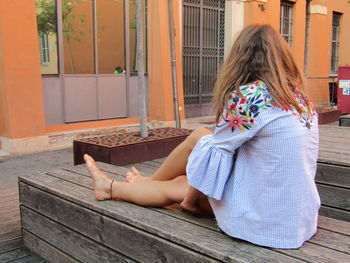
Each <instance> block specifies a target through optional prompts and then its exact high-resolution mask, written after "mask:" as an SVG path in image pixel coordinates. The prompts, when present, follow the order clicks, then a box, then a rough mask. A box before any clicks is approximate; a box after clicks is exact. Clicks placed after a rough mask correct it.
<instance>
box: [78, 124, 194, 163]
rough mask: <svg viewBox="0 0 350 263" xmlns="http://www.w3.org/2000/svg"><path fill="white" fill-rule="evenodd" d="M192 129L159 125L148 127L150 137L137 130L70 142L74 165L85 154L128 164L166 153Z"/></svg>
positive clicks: (101, 160) (105, 161)
mask: <svg viewBox="0 0 350 263" xmlns="http://www.w3.org/2000/svg"><path fill="white" fill-rule="evenodd" d="M191 132H192V130H188V129H179V128H158V129H152V130H149V137H147V138H141V136H140V132H130V133H124V134H115V135H106V136H100V137H94V138H88V139H82V140H75V141H73V153H74V164H75V165H77V164H82V163H84V158H83V156H84V154H85V153H87V154H89V155H90V156H92V158H94V159H95V160H96V161H100V162H104V163H109V164H114V165H127V164H131V163H137V162H143V161H150V160H153V159H157V158H162V157H165V156H167V155H168V154H169V153H170V152H171V151H172V150H173V149H174V148H175V147H176V146H177V145H179V144H180V143H181V142H182V141H184V140H185V139H186V137H187V136H188V135H189V134H190V133H191Z"/></svg>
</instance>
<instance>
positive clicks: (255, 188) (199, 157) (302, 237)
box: [85, 25, 320, 249]
mask: <svg viewBox="0 0 350 263" xmlns="http://www.w3.org/2000/svg"><path fill="white" fill-rule="evenodd" d="M303 88H304V83H303V78H302V75H301V73H300V71H299V69H298V67H297V65H296V63H295V61H294V59H293V57H292V55H291V53H290V51H289V47H288V45H287V43H286V42H285V41H284V39H283V38H282V37H281V36H280V35H279V34H278V33H277V32H276V31H275V30H274V29H273V28H272V27H271V26H269V25H252V26H248V27H246V28H245V29H243V30H242V32H241V33H240V34H239V35H238V37H237V38H236V40H235V42H234V44H233V46H232V49H231V51H230V54H229V55H228V57H227V59H226V60H225V62H224V64H223V66H222V69H221V71H220V73H219V75H218V79H217V81H216V84H215V94H214V98H213V105H214V109H215V110H216V113H217V127H216V129H215V132H214V134H212V133H211V132H210V131H209V130H207V129H198V130H196V131H194V132H193V133H192V134H191V135H190V136H189V137H188V138H187V139H186V140H185V141H184V142H183V143H182V144H180V145H179V146H178V147H177V148H176V149H175V150H174V151H173V152H172V153H171V154H170V155H169V156H168V158H167V159H166V160H165V162H164V163H163V164H162V166H161V167H160V168H159V170H158V171H157V172H156V173H155V174H154V175H153V176H151V177H149V178H146V177H142V176H141V175H140V174H139V172H138V171H137V170H136V169H135V168H133V169H131V171H130V172H129V173H128V174H127V179H126V182H123V183H121V182H115V181H114V180H111V179H109V178H108V177H106V176H105V175H103V173H102V172H101V171H100V170H98V168H97V167H96V165H95V163H94V161H93V160H92V159H91V157H89V156H85V160H86V163H87V168H88V170H89V172H90V174H91V175H92V177H93V178H94V188H95V197H96V199H98V200H106V199H119V200H124V201H129V202H133V203H136V204H139V205H143V206H164V205H169V204H172V203H181V206H182V207H183V208H184V209H185V210H187V211H190V212H192V213H200V212H201V211H203V210H206V211H207V212H209V211H210V210H211V209H212V211H213V212H214V214H215V217H216V220H217V222H218V225H219V227H220V229H221V230H222V231H223V232H224V233H226V234H227V235H230V236H232V237H236V238H240V239H243V240H247V241H249V242H252V243H254V244H258V245H261V246H268V247H273V248H285V249H289V248H298V247H300V246H301V245H302V244H303V242H304V241H306V240H308V239H310V238H311V237H312V236H313V235H314V234H315V232H316V228H317V216H318V209H319V206H320V199H319V195H318V192H317V189H316V186H315V182H314V177H315V173H316V165H317V163H316V162H317V155H318V126H317V114H316V113H315V110H314V109H313V107H312V104H311V102H310V101H309V100H308V98H307V96H306V95H305V94H304V92H303V91H302V90H303ZM234 156H235V158H234ZM203 196H204V198H203ZM207 200H209V203H210V207H208V206H206V204H207V203H208V202H207Z"/></svg>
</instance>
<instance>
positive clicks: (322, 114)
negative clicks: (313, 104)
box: [317, 109, 341, 124]
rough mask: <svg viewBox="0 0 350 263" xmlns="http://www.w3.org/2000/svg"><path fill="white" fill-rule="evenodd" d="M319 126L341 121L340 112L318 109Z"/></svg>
mask: <svg viewBox="0 0 350 263" xmlns="http://www.w3.org/2000/svg"><path fill="white" fill-rule="evenodd" d="M317 113H318V124H326V123H331V122H335V121H338V120H339V116H340V115H341V111H340V110H336V109H318V110H317Z"/></svg>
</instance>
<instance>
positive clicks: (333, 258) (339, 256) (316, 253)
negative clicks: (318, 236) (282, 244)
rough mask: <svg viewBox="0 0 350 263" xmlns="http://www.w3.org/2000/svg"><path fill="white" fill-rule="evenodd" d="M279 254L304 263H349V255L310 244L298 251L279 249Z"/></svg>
mask: <svg viewBox="0 0 350 263" xmlns="http://www.w3.org/2000/svg"><path fill="white" fill-rule="evenodd" d="M278 251H279V252H280V253H282V254H285V255H290V256H293V257H296V258H299V259H302V260H305V261H306V262H317V263H343V262H350V255H348V254H345V253H342V252H338V251H334V250H332V249H328V248H325V247H321V246H317V245H314V244H312V243H305V244H304V245H303V246H302V247H301V248H299V249H292V250H289V249H283V250H282V249H280V250H278Z"/></svg>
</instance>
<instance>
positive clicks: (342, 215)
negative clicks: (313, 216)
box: [320, 205, 350, 222]
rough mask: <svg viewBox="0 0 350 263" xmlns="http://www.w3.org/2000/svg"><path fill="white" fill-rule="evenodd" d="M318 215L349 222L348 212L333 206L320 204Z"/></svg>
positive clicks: (349, 214) (349, 215)
mask: <svg viewBox="0 0 350 263" xmlns="http://www.w3.org/2000/svg"><path fill="white" fill-rule="evenodd" d="M320 215H322V216H327V217H331V218H334V219H338V220H344V221H346V222H350V212H349V211H346V210H342V209H338V208H335V207H328V206H325V205H323V206H321V208H320Z"/></svg>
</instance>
